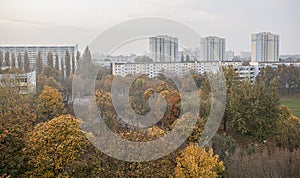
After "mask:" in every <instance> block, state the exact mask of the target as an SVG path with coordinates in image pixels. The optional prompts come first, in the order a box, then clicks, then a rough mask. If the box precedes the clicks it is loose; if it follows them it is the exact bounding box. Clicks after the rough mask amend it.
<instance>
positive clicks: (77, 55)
mask: <svg viewBox="0 0 300 178" xmlns="http://www.w3.org/2000/svg"><path fill="white" fill-rule="evenodd" d="M79 60H80V52H79V51H77V52H76V63H77V62H78V61H79Z"/></svg>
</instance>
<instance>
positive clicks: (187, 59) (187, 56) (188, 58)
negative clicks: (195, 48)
mask: <svg viewBox="0 0 300 178" xmlns="http://www.w3.org/2000/svg"><path fill="white" fill-rule="evenodd" d="M185 59H186V61H187V62H190V56H189V55H188V54H186V56H185Z"/></svg>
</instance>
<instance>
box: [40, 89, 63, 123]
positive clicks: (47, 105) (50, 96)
mask: <svg viewBox="0 0 300 178" xmlns="http://www.w3.org/2000/svg"><path fill="white" fill-rule="evenodd" d="M64 112H65V108H64V104H63V103H62V95H61V93H60V92H59V91H58V90H57V89H55V88H52V87H49V86H45V87H44V90H43V91H42V93H41V94H40V96H39V97H38V105H37V117H38V122H43V121H47V120H50V119H52V118H53V117H56V116H59V115H61V114H63V113H64Z"/></svg>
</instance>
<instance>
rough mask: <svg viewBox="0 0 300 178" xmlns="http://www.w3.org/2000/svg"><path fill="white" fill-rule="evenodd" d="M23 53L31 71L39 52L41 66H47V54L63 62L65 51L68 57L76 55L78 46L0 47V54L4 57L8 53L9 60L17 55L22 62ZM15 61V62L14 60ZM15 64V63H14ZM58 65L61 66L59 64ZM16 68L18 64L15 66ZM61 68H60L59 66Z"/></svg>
mask: <svg viewBox="0 0 300 178" xmlns="http://www.w3.org/2000/svg"><path fill="white" fill-rule="evenodd" d="M25 51H27V52H28V57H29V63H30V68H31V70H34V69H35V66H36V58H37V56H38V53H39V52H41V57H42V63H43V66H46V65H47V55H48V53H49V52H51V53H52V54H53V59H55V55H56V54H57V55H58V57H59V60H60V61H61V60H64V59H65V55H66V51H69V53H70V55H71V56H72V55H76V53H77V51H78V45H74V46H71V45H69V46H0V54H2V55H3V58H4V55H5V53H7V52H8V53H9V57H10V60H11V58H12V56H13V55H14V56H15V58H17V57H18V55H19V54H20V55H21V59H22V61H23V60H24V54H25ZM16 61H17V60H16ZM16 63H17V62H16ZM59 65H61V62H59ZM16 66H18V64H16ZM60 68H61V66H60Z"/></svg>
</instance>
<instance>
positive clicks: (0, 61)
mask: <svg viewBox="0 0 300 178" xmlns="http://www.w3.org/2000/svg"><path fill="white" fill-rule="evenodd" d="M2 65H3V52H2V51H0V68H1V67H2Z"/></svg>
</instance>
